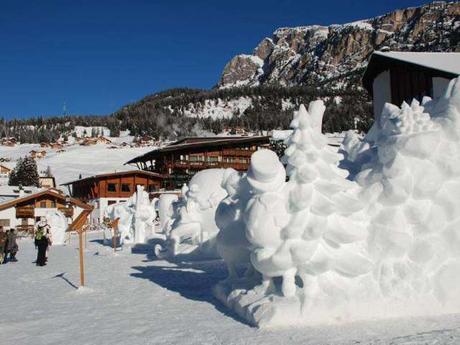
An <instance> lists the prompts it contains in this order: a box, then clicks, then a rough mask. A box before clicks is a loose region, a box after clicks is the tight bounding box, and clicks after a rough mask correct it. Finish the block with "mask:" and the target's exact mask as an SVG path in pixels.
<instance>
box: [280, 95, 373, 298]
mask: <svg viewBox="0 0 460 345" xmlns="http://www.w3.org/2000/svg"><path fill="white" fill-rule="evenodd" d="M324 110H325V106H324V103H323V101H314V102H311V103H310V105H309V108H308V111H307V109H306V108H305V107H304V106H303V105H301V106H300V109H299V111H298V112H296V114H295V115H294V119H293V121H292V123H291V127H292V128H293V130H294V132H293V134H292V136H291V137H290V139H288V141H287V145H288V148H287V149H286V151H285V156H284V157H283V159H284V161H285V163H287V167H286V170H287V173H288V176H289V182H288V185H287V188H286V194H287V203H288V211H289V213H290V214H291V218H290V222H289V224H288V225H287V226H286V228H285V233H284V237H285V241H286V242H291V243H292V244H291V245H290V248H291V250H290V252H291V255H292V261H293V263H294V264H295V268H296V270H297V275H298V276H299V277H300V278H301V279H302V281H303V286H304V289H305V298H307V299H308V298H309V297H312V294H313V291H316V288H317V287H319V286H320V285H321V284H319V285H318V283H319V280H320V279H321V278H322V276H323V274H325V273H329V274H333V275H340V276H344V277H355V276H359V275H361V274H364V273H366V272H368V271H369V270H370V268H371V263H370V261H369V260H368V258H367V254H366V250H365V239H366V237H367V231H366V228H365V222H364V221H363V207H364V205H363V203H362V202H361V201H360V199H359V198H358V196H357V195H358V192H359V188H358V187H357V186H356V184H355V183H353V182H351V181H349V180H347V179H346V174H344V171H343V170H342V169H339V168H338V167H337V163H338V160H339V159H340V156H339V155H338V154H337V153H336V152H335V151H334V150H332V148H331V147H330V146H329V145H328V143H327V138H326V137H325V136H324V135H323V134H322V133H321V123H322V117H323V113H324Z"/></svg>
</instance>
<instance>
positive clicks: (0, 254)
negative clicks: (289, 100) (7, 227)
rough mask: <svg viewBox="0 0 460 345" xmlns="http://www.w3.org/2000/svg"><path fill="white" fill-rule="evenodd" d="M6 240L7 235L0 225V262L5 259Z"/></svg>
mask: <svg viewBox="0 0 460 345" xmlns="http://www.w3.org/2000/svg"><path fill="white" fill-rule="evenodd" d="M7 241H8V236H7V235H6V233H5V231H4V230H3V226H0V264H2V263H3V262H4V260H5V256H6V242H7Z"/></svg>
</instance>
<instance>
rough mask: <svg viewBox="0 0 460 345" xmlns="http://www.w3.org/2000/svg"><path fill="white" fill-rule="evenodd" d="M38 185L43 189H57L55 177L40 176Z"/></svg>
mask: <svg viewBox="0 0 460 345" xmlns="http://www.w3.org/2000/svg"><path fill="white" fill-rule="evenodd" d="M38 184H39V185H40V187H41V188H56V180H55V178H54V176H40V177H39V178H38Z"/></svg>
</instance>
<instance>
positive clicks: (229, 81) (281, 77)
mask: <svg viewBox="0 0 460 345" xmlns="http://www.w3.org/2000/svg"><path fill="white" fill-rule="evenodd" d="M382 49H390V50H394V51H444V52H445V51H460V2H450V3H448V2H433V3H431V4H428V5H424V6H421V7H413V8H407V9H402V10H396V11H393V12H390V13H388V14H385V15H383V16H379V17H375V18H371V19H366V20H361V21H357V22H353V23H348V24H343V25H330V26H319V25H313V26H303V27H293V28H280V29H278V30H276V31H275V32H274V33H273V36H272V37H271V38H264V39H263V40H262V41H261V42H260V43H259V44H258V46H257V47H256V48H255V49H254V51H253V53H252V55H238V56H236V57H234V58H233V59H232V60H231V61H230V62H229V63H228V64H227V65H226V66H225V68H224V71H223V73H222V76H221V78H220V81H219V83H218V86H219V87H220V88H228V87H238V86H243V85H244V86H255V85H264V84H265V85H266V84H280V85H284V86H292V85H310V84H313V85H318V84H319V85H328V84H329V85H330V86H332V87H334V88H336V87H337V88H340V87H341V86H343V85H344V83H345V84H346V85H351V86H357V85H359V76H360V72H361V71H363V69H364V68H365V67H366V64H367V60H368V58H369V56H370V54H371V53H372V52H373V51H374V50H382Z"/></svg>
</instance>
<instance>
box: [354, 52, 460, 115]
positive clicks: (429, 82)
mask: <svg viewBox="0 0 460 345" xmlns="http://www.w3.org/2000/svg"><path fill="white" fill-rule="evenodd" d="M459 75H460V53H419V52H380V51H377V52H374V53H373V54H372V56H371V58H370V61H369V64H368V66H367V70H366V72H365V73H364V76H363V85H364V87H365V88H366V90H367V91H368V92H369V94H370V95H371V96H372V100H373V107H374V116H375V117H378V116H380V113H381V112H382V109H383V106H384V104H385V103H387V102H389V103H393V104H396V105H398V106H400V105H401V104H402V102H404V101H406V102H409V103H410V102H411V101H412V99H413V98H415V99H417V100H419V101H422V98H423V97H424V96H429V97H431V98H438V97H440V96H442V95H443V94H444V92H445V90H446V88H447V85H448V84H449V81H450V80H451V79H453V78H456V77H458V76H459Z"/></svg>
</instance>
